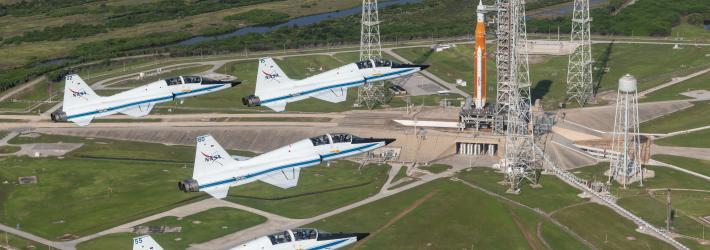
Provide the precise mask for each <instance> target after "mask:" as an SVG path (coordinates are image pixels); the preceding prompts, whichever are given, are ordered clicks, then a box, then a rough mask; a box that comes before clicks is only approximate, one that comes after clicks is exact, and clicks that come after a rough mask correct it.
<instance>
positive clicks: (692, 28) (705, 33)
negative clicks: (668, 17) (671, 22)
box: [671, 20, 710, 41]
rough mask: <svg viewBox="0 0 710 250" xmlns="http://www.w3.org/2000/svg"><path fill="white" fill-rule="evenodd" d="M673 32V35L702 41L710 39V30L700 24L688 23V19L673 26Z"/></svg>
mask: <svg viewBox="0 0 710 250" xmlns="http://www.w3.org/2000/svg"><path fill="white" fill-rule="evenodd" d="M671 33H672V34H673V35H672V36H673V37H683V38H686V39H693V40H700V41H703V40H704V41H709V40H710V30H706V29H704V28H703V27H702V26H700V25H691V24H688V22H687V20H683V22H682V23H681V24H679V25H677V26H675V27H673V29H672V30H671Z"/></svg>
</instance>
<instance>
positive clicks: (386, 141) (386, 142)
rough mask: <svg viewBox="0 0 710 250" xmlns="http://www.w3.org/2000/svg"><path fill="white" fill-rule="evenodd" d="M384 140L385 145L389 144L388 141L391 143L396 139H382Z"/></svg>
mask: <svg viewBox="0 0 710 250" xmlns="http://www.w3.org/2000/svg"><path fill="white" fill-rule="evenodd" d="M384 140H385V145H390V143H393V142H394V141H396V139H384Z"/></svg>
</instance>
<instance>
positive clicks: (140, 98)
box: [51, 75, 241, 126]
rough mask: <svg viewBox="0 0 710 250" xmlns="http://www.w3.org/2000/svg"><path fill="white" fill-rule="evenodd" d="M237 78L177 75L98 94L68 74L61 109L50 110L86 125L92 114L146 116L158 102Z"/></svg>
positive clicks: (203, 91) (199, 92)
mask: <svg viewBox="0 0 710 250" xmlns="http://www.w3.org/2000/svg"><path fill="white" fill-rule="evenodd" d="M240 83H241V82H238V81H217V80H212V79H208V78H204V77H200V76H178V77H173V78H168V79H165V80H160V81H157V82H153V83H150V84H147V85H144V86H141V87H138V88H134V89H131V90H126V91H123V92H121V93H118V94H115V95H112V96H99V95H97V94H96V93H94V91H93V90H92V89H91V88H89V86H88V85H87V84H86V82H84V80H82V79H81V77H79V75H67V76H66V82H65V84H64V102H63V103H62V110H58V111H55V112H54V113H52V115H51V116H52V120H53V121H56V122H60V121H71V122H74V123H76V124H77V125H79V126H86V125H89V123H91V120H93V119H94V118H95V117H102V116H107V115H112V114H116V113H123V114H126V115H129V116H132V117H141V116H146V115H148V113H150V110H151V109H153V106H154V105H155V104H157V103H163V102H169V101H172V100H175V99H182V98H187V97H191V96H198V95H204V94H207V93H212V92H216V91H220V90H224V89H228V88H230V87H234V86H237V85H239V84H240Z"/></svg>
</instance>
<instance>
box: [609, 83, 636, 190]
mask: <svg viewBox="0 0 710 250" xmlns="http://www.w3.org/2000/svg"><path fill="white" fill-rule="evenodd" d="M637 86H638V83H637V81H636V78H634V77H633V76H631V75H629V74H627V75H625V76H623V77H622V78H621V79H619V91H618V95H617V97H616V112H615V116H614V133H613V134H612V136H613V138H612V144H611V152H610V153H611V154H610V158H611V163H610V164H609V172H608V175H609V183H611V181H612V180H616V181H618V182H619V183H621V184H622V185H623V187H624V188H626V185H627V184H630V183H632V182H636V181H639V185H643V170H642V168H641V148H640V147H641V138H640V136H639V110H638V96H637Z"/></svg>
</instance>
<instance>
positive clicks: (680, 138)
mask: <svg viewBox="0 0 710 250" xmlns="http://www.w3.org/2000/svg"><path fill="white" fill-rule="evenodd" d="M708 140H710V129H705V130H701V131H695V132H692V133H688V134H682V135H676V136H671V137H666V138H662V139H658V140H654V141H653V143H654V144H658V145H661V146H672V147H693V148H708V147H710V144H709V143H708Z"/></svg>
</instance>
